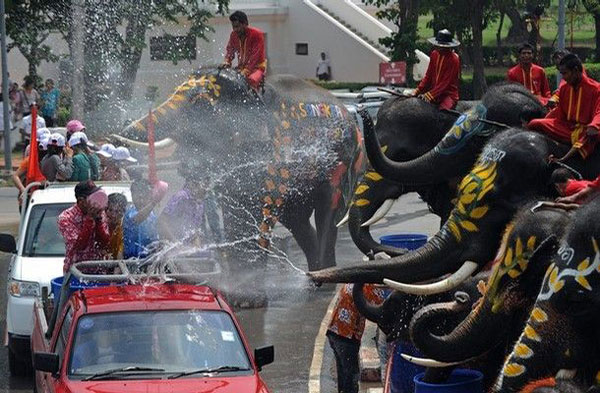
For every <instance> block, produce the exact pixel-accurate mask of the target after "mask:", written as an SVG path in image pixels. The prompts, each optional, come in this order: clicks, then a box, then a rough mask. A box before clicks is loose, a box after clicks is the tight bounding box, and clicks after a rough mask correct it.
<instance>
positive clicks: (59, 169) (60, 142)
mask: <svg viewBox="0 0 600 393" xmlns="http://www.w3.org/2000/svg"><path fill="white" fill-rule="evenodd" d="M65 145H66V144H65V137H64V136H62V135H61V134H59V133H58V132H55V133H54V134H52V135H50V137H49V138H48V151H47V153H46V155H45V156H44V159H43V160H42V163H41V168H42V173H43V174H44V176H45V177H46V179H47V180H48V181H66V180H67V179H70V178H71V176H72V175H73V150H71V148H69V147H68V146H65Z"/></svg>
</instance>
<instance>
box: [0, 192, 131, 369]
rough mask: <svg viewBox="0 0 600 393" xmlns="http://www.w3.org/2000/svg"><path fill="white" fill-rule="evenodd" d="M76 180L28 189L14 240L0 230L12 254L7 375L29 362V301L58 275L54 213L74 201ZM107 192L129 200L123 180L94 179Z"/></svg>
mask: <svg viewBox="0 0 600 393" xmlns="http://www.w3.org/2000/svg"><path fill="white" fill-rule="evenodd" d="M75 184H76V183H54V184H52V185H50V186H49V187H47V188H45V189H39V190H36V191H34V192H33V194H32V195H31V197H30V198H29V201H28V204H27V206H26V207H24V209H23V214H22V215H21V224H20V227H19V235H18V238H17V240H16V241H15V238H14V237H13V236H12V235H8V234H0V251H4V252H9V253H12V254H13V256H12V259H11V263H10V268H9V270H8V285H7V290H8V300H7V307H6V332H7V344H8V364H9V369H10V373H11V375H23V374H24V373H25V372H26V370H27V369H28V367H29V365H30V362H31V353H30V348H29V339H30V336H31V331H32V329H33V303H34V299H35V297H39V296H41V294H42V291H43V290H44V291H48V293H50V281H51V280H52V279H53V278H56V277H59V276H62V275H63V263H64V258H65V244H64V241H63V238H62V236H61V234H60V232H59V231H58V225H57V219H58V216H59V214H60V213H61V212H62V211H63V210H65V209H66V208H69V207H71V206H73V204H74V203H75ZM96 184H97V185H101V186H102V188H103V189H104V190H105V191H106V193H107V194H111V193H114V192H118V193H122V194H124V195H125V196H126V197H127V200H128V201H131V193H130V191H129V188H130V183H127V182H106V183H103V182H97V183H96Z"/></svg>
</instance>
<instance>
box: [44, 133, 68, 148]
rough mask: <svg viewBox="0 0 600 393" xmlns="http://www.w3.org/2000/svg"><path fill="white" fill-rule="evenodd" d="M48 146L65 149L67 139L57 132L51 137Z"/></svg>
mask: <svg viewBox="0 0 600 393" xmlns="http://www.w3.org/2000/svg"><path fill="white" fill-rule="evenodd" d="M48 145H52V146H58V147H65V137H64V136H62V135H61V134H60V133H58V132H55V133H54V134H52V135H50V138H49V140H48Z"/></svg>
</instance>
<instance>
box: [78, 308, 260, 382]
mask: <svg viewBox="0 0 600 393" xmlns="http://www.w3.org/2000/svg"><path fill="white" fill-rule="evenodd" d="M72 348H73V350H72V351H71V359H70V362H69V371H68V373H69V375H70V376H71V377H73V378H74V379H85V378H90V376H92V375H96V374H99V373H105V372H107V371H110V370H121V369H123V370H127V369H131V370H133V373H134V374H129V375H131V376H133V375H135V378H138V379H139V378H140V375H139V374H136V373H137V371H136V370H141V368H144V369H146V370H161V371H160V372H157V371H146V372H141V373H142V375H143V376H144V378H153V377H161V374H162V375H164V374H167V373H185V372H193V371H196V370H201V369H217V368H220V367H223V368H224V370H225V369H227V368H231V369H234V370H236V371H234V372H233V373H232V374H234V375H240V374H251V373H252V372H253V370H252V369H251V366H250V361H249V359H248V355H247V354H246V351H245V348H244V344H243V343H242V340H241V339H240V336H239V334H238V331H237V329H236V327H235V324H234V323H233V321H232V319H231V317H230V316H229V314H227V313H226V312H222V311H204V310H202V311H201V310H194V311H187V310H186V311H179V310H177V311H141V312H137V311H136V312H119V313H107V314H90V315H84V316H82V317H81V318H79V321H78V323H77V330H76V333H75V339H74V342H73V346H72ZM162 370H164V371H162ZM237 370H241V371H237ZM129 375H128V374H127V373H125V372H123V373H111V374H110V376H109V377H108V379H113V378H114V379H117V378H127V377H128V376H129ZM192 375H195V376H196V377H198V375H197V374H192ZM201 376H204V375H201ZM190 377H191V376H190ZM92 378H93V377H92ZM105 379H106V378H105Z"/></svg>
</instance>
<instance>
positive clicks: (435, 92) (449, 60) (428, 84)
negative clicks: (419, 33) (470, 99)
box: [415, 49, 460, 109]
mask: <svg viewBox="0 0 600 393" xmlns="http://www.w3.org/2000/svg"><path fill="white" fill-rule="evenodd" d="M459 75H460V59H459V58H458V55H457V54H456V53H455V52H454V51H452V50H448V49H444V50H441V51H440V50H437V49H436V50H434V51H432V52H431V60H430V62H429V66H428V67H427V72H426V73H425V77H424V78H423V80H421V83H419V86H418V87H417V91H416V92H415V94H417V95H418V94H423V95H424V97H425V98H426V99H427V101H429V102H431V103H435V104H437V105H438V107H439V108H440V109H453V108H454V107H455V106H456V103H457V102H458V79H459Z"/></svg>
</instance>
